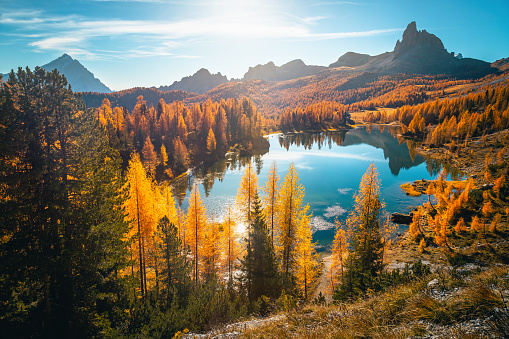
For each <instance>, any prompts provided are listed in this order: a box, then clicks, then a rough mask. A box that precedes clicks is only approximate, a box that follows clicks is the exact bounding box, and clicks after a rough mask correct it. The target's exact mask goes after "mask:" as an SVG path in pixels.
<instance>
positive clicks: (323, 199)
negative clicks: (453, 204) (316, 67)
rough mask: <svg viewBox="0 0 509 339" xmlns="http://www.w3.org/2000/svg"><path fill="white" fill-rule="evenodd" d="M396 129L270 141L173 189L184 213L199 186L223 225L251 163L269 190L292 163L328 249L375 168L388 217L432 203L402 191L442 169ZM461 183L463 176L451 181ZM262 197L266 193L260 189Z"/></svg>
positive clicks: (196, 172) (321, 240) (201, 170)
mask: <svg viewBox="0 0 509 339" xmlns="http://www.w3.org/2000/svg"><path fill="white" fill-rule="evenodd" d="M399 133H400V129H399V128H395V127H390V128H388V127H382V126H381V127H374V128H370V127H361V128H356V129H352V130H348V131H326V132H320V133H291V134H285V135H283V134H274V135H270V136H269V137H268V138H269V142H270V150H269V152H266V153H263V154H255V155H253V156H252V157H249V156H240V155H239V154H238V153H228V154H227V155H226V157H225V158H224V159H222V160H220V161H217V162H216V163H214V164H212V165H210V166H201V167H198V168H196V169H194V170H193V171H191V172H190V174H189V175H188V176H184V177H182V178H180V179H179V180H177V181H175V182H173V183H172V186H173V191H174V194H175V196H176V198H177V201H178V202H179V204H180V205H181V207H182V209H184V210H185V209H187V206H188V203H187V196H188V195H189V194H186V193H187V192H189V191H190V189H191V188H192V185H193V183H194V182H195V181H196V182H198V183H199V184H200V185H199V188H200V194H201V196H202V198H203V200H204V203H205V206H206V207H207V212H208V214H209V217H211V218H215V219H221V218H222V215H223V213H224V211H225V210H226V207H227V206H228V204H232V205H233V203H234V199H235V195H236V194H237V189H238V187H239V182H240V178H241V177H242V174H243V171H244V167H245V166H246V164H247V163H248V162H249V161H252V162H253V165H254V167H255V169H256V172H257V174H258V184H259V186H260V187H261V186H263V185H264V184H265V180H266V178H267V173H268V170H269V167H270V165H271V163H272V162H273V161H276V162H277V165H278V175H279V176H280V180H281V181H282V180H283V178H284V175H285V173H286V171H287V170H288V166H289V165H290V163H291V162H293V163H294V165H295V167H296V168H297V170H298V171H299V177H300V180H301V184H302V185H303V186H304V187H305V190H306V195H305V201H304V203H309V205H310V209H311V212H313V218H312V224H313V228H314V235H313V237H314V239H315V240H318V241H319V243H320V244H321V245H325V246H326V245H328V244H330V242H331V241H332V238H333V231H332V228H333V225H334V220H335V219H336V218H338V219H339V220H340V221H341V220H344V219H345V218H346V216H347V215H348V212H349V211H350V210H351V209H352V206H353V196H354V193H355V191H356V190H357V189H358V187H359V183H360V180H361V177H362V175H363V174H364V172H365V171H366V169H367V168H368V166H369V164H370V163H371V162H374V163H375V164H376V166H377V169H378V171H379V178H380V179H381V182H382V187H381V196H382V198H383V200H384V201H385V203H386V210H387V212H390V213H392V212H408V207H409V206H412V205H414V206H415V205H417V204H419V203H422V202H424V200H426V198H427V197H422V196H421V197H417V198H413V197H408V196H406V195H405V194H404V193H403V192H402V190H401V188H400V185H401V184H402V183H405V182H409V181H414V180H417V179H422V178H424V179H427V180H430V179H434V178H435V177H436V175H437V174H438V173H439V172H440V170H441V169H442V165H441V164H440V163H437V162H434V161H430V160H426V159H424V158H423V157H422V156H420V155H418V154H416V153H415V145H416V143H415V142H409V141H405V140H403V139H402V138H401V137H399V136H398V135H399ZM451 176H453V177H456V176H457V174H456V173H454V174H453V175H451ZM259 192H260V194H263V192H262V191H261V189H260V191H259Z"/></svg>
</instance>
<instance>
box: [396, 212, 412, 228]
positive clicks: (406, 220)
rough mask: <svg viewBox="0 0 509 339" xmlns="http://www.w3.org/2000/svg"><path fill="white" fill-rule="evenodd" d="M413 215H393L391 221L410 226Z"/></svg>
mask: <svg viewBox="0 0 509 339" xmlns="http://www.w3.org/2000/svg"><path fill="white" fill-rule="evenodd" d="M412 218H413V216H412V214H411V213H410V214H402V213H397V212H396V213H392V214H391V221H392V222H393V223H396V224H402V225H410V224H411V223H412Z"/></svg>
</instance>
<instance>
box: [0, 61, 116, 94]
mask: <svg viewBox="0 0 509 339" xmlns="http://www.w3.org/2000/svg"><path fill="white" fill-rule="evenodd" d="M41 68H44V69H45V70H46V71H48V72H50V71H53V70H54V69H56V70H57V71H58V72H59V73H60V74H63V75H65V78H66V79H67V82H68V83H69V84H70V85H71V88H72V90H73V91H74V92H96V93H110V92H111V90H110V89H109V88H108V87H107V86H106V85H104V84H103V83H102V82H101V80H99V79H97V78H96V77H95V76H94V74H93V73H92V72H90V71H89V70H88V69H86V68H85V66H83V65H82V64H81V63H80V62H79V61H78V60H76V59H73V58H71V56H70V55H68V54H62V56H61V57H59V58H57V59H55V60H53V61H51V62H49V63H47V64H46V65H43V66H41ZM2 75H3V77H4V80H7V78H8V76H9V75H8V74H2Z"/></svg>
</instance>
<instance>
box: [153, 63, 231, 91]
mask: <svg viewBox="0 0 509 339" xmlns="http://www.w3.org/2000/svg"><path fill="white" fill-rule="evenodd" d="M227 82H228V78H226V75H221V73H217V74H210V72H209V71H208V70H207V69H205V68H202V69H200V70H199V71H198V72H196V73H194V74H193V75H191V76H188V77H183V78H182V80H180V81H175V82H173V84H171V85H170V86H161V87H159V90H160V91H165V92H167V91H186V92H189V93H199V94H203V93H205V92H207V91H209V90H211V89H213V88H214V87H216V86H219V85H222V84H224V83H227Z"/></svg>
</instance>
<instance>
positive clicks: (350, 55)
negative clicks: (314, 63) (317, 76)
mask: <svg viewBox="0 0 509 339" xmlns="http://www.w3.org/2000/svg"><path fill="white" fill-rule="evenodd" d="M371 58H372V56H371V55H368V54H359V53H355V52H347V53H345V54H343V55H342V56H340V57H339V59H338V60H337V61H336V62H333V63H332V64H330V65H329V68H335V67H357V66H362V65H364V64H366V63H367V62H368V61H369V60H370V59H371Z"/></svg>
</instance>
